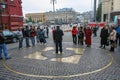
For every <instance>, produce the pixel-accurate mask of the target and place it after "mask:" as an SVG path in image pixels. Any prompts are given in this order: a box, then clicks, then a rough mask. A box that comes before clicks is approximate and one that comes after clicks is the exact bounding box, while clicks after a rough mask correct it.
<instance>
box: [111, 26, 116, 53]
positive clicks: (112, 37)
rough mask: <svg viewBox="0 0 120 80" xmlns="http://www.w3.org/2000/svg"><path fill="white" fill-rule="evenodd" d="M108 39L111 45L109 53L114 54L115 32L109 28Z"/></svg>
mask: <svg viewBox="0 0 120 80" xmlns="http://www.w3.org/2000/svg"><path fill="white" fill-rule="evenodd" d="M109 39H110V43H111V47H110V51H111V52H114V49H115V45H116V43H115V40H116V31H115V29H114V28H113V27H111V32H110V35H109Z"/></svg>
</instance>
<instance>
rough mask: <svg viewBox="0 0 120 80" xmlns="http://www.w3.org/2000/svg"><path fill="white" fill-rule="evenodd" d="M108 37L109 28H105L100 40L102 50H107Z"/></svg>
mask: <svg viewBox="0 0 120 80" xmlns="http://www.w3.org/2000/svg"><path fill="white" fill-rule="evenodd" d="M108 36H109V33H108V28H107V27H106V26H104V27H103V28H102V29H101V32H100V38H101V42H100V44H101V45H100V48H105V46H106V44H107V41H108Z"/></svg>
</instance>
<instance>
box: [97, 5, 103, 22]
mask: <svg viewBox="0 0 120 80" xmlns="http://www.w3.org/2000/svg"><path fill="white" fill-rule="evenodd" d="M101 14H102V4H101V3H100V4H99V5H98V9H97V15H96V20H97V21H98V22H100V21H101Z"/></svg>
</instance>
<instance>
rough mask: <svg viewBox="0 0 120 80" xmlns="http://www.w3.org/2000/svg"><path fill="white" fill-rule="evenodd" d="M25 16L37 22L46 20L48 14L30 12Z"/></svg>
mask: <svg viewBox="0 0 120 80" xmlns="http://www.w3.org/2000/svg"><path fill="white" fill-rule="evenodd" d="M25 18H26V20H27V21H29V19H30V18H31V19H32V21H33V22H35V23H37V22H43V23H45V22H46V16H45V14H44V13H28V14H25Z"/></svg>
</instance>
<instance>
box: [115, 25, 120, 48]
mask: <svg viewBox="0 0 120 80" xmlns="http://www.w3.org/2000/svg"><path fill="white" fill-rule="evenodd" d="M116 32H117V35H116V37H117V38H116V44H118V45H119V46H120V24H119V25H118V26H117V28H116Z"/></svg>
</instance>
